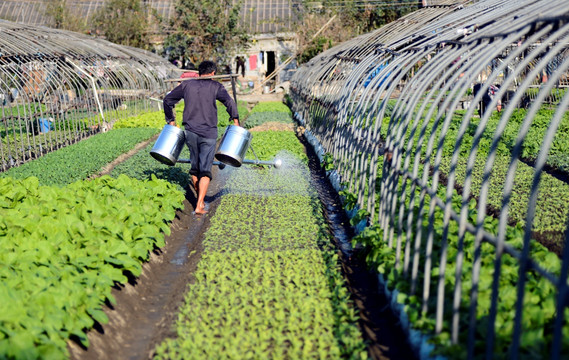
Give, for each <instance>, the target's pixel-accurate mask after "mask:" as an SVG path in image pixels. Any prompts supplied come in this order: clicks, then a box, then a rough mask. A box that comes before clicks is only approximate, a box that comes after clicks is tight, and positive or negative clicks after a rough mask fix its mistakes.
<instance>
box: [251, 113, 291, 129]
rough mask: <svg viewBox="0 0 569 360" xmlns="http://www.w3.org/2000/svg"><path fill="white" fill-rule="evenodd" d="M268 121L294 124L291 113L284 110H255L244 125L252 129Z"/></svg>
mask: <svg viewBox="0 0 569 360" xmlns="http://www.w3.org/2000/svg"><path fill="white" fill-rule="evenodd" d="M267 122H278V123H285V124H292V123H293V120H292V116H291V115H290V114H287V113H284V112H276V111H273V112H254V113H252V114H251V115H250V116H249V117H248V118H247V121H246V122H245V124H244V125H243V126H244V127H245V128H246V129H252V128H254V127H255V126H259V125H262V124H264V123H267Z"/></svg>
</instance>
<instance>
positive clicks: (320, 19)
mask: <svg viewBox="0 0 569 360" xmlns="http://www.w3.org/2000/svg"><path fill="white" fill-rule="evenodd" d="M418 8H419V2H418V1H417V0H399V1H398V2H397V4H396V5H389V4H387V5H383V7H382V6H378V5H374V4H373V3H372V2H369V3H366V2H365V1H361V0H343V1H341V2H338V1H337V0H323V1H320V2H315V1H313V0H305V1H304V3H303V6H301V7H300V8H299V12H298V15H297V18H298V19H299V20H298V21H299V24H298V25H297V27H296V30H295V31H296V33H297V35H298V38H299V48H300V51H301V54H300V55H299V56H298V61H299V63H304V62H307V61H308V60H310V59H311V58H312V57H314V56H316V55H317V54H319V53H321V52H322V51H325V50H327V49H328V48H331V47H333V46H336V45H338V44H339V43H341V42H344V41H347V40H349V39H352V38H354V37H356V36H358V35H361V34H365V33H368V32H370V31H373V30H376V29H378V28H380V27H381V26H383V25H385V24H387V23H390V22H392V21H394V20H396V19H398V18H400V17H402V16H404V15H406V14H408V13H410V12H412V11H415V10H417V9H418ZM334 15H335V16H336V17H335V19H334V20H333V22H332V23H330V24H329V25H328V26H327V27H326V28H325V29H324V30H322V32H321V33H320V34H319V35H318V36H317V37H316V38H314V39H313V36H314V34H316V33H317V32H318V31H319V30H320V29H321V28H322V26H324V24H326V23H327V21H328V20H329V19H331V18H332V17H333V16H334Z"/></svg>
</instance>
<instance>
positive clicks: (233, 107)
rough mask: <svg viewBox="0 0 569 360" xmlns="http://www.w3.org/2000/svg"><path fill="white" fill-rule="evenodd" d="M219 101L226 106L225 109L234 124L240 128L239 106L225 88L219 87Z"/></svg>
mask: <svg viewBox="0 0 569 360" xmlns="http://www.w3.org/2000/svg"><path fill="white" fill-rule="evenodd" d="M217 100H219V101H221V103H222V104H223V105H225V109H226V110H227V113H228V114H229V116H230V118H231V119H232V120H233V123H234V124H235V125H236V126H239V112H238V111H237V104H236V103H235V101H234V100H233V98H232V97H231V96H229V93H228V92H227V90H225V88H224V87H223V86H220V87H219V90H218V91H217Z"/></svg>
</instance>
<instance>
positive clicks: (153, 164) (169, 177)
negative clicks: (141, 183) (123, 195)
mask: <svg viewBox="0 0 569 360" xmlns="http://www.w3.org/2000/svg"><path fill="white" fill-rule="evenodd" d="M153 146H154V144H153V143H151V144H149V145H148V146H147V147H146V148H144V149H142V150H140V151H139V152H137V153H136V154H134V155H133V156H131V157H130V158H129V159H127V160H125V161H123V162H121V163H120V164H118V165H117V166H115V167H114V168H113V170H112V171H111V173H110V175H111V176H112V177H118V176H119V175H121V174H124V175H127V176H129V177H132V178H135V179H138V180H148V179H150V178H152V176H156V177H157V178H158V179H163V180H166V181H168V182H169V183H171V184H173V185H175V186H176V187H177V189H178V190H180V191H184V190H185V189H186V188H187V187H188V185H189V183H190V182H189V175H188V173H189V171H190V168H191V166H190V165H189V164H184V163H177V164H176V165H174V166H168V165H165V164H162V163H161V162H159V161H158V160H156V159H154V158H153V157H152V156H151V155H150V151H151V150H152V147H153ZM189 158H190V152H189V151H188V148H187V146H184V148H183V149H182V152H181V153H180V157H179V159H189Z"/></svg>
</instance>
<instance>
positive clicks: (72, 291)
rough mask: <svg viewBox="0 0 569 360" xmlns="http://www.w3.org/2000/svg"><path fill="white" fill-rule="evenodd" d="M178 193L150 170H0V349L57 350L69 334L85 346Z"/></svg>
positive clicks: (35, 353)
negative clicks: (54, 182)
mask: <svg viewBox="0 0 569 360" xmlns="http://www.w3.org/2000/svg"><path fill="white" fill-rule="evenodd" d="M183 199H184V196H183V194H182V193H181V192H178V191H175V189H174V188H173V186H172V185H170V184H169V183H167V182H165V181H163V180H157V179H153V180H150V181H146V182H141V181H138V180H135V179H130V178H128V177H126V176H121V177H119V178H118V179H112V178H111V177H108V176H104V177H101V178H98V179H95V180H91V181H78V182H75V183H72V184H70V185H68V186H64V187H54V186H40V185H39V181H38V179H37V178H35V177H29V178H27V179H25V180H16V179H13V178H10V177H6V178H2V179H0V219H1V220H0V239H1V241H0V264H1V266H0V280H1V281H0V303H2V306H0V357H1V358H14V359H35V358H51V359H61V358H66V357H68V354H67V347H66V346H67V340H68V339H69V338H70V337H74V338H76V339H78V341H80V342H81V343H82V344H83V345H84V346H88V345H89V344H88V340H87V336H86V334H85V332H86V331H88V330H89V329H90V328H91V327H93V325H94V324H95V322H99V323H105V322H106V321H107V317H106V315H105V313H104V312H103V311H102V307H103V305H104V304H105V302H106V301H109V302H110V303H111V304H112V303H113V302H114V299H113V297H112V295H111V287H112V286H113V285H114V284H116V283H126V281H127V277H126V276H125V275H126V274H128V273H130V274H132V275H133V276H138V275H139V274H140V272H141V263H142V262H144V261H145V260H147V259H148V255H149V251H151V250H152V249H154V248H155V247H161V246H163V244H164V234H168V233H169V231H170V229H169V227H168V222H169V221H171V220H172V219H173V218H174V215H175V210H176V209H177V208H180V207H181V204H182V201H183Z"/></svg>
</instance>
